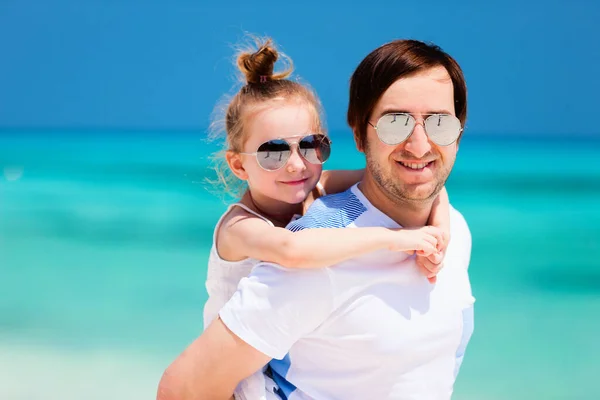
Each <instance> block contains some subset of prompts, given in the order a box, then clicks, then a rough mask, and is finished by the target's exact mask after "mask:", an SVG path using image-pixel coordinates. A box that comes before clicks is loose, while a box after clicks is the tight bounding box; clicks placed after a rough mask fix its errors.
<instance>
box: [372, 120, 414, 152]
mask: <svg viewBox="0 0 600 400" xmlns="http://www.w3.org/2000/svg"><path fill="white" fill-rule="evenodd" d="M414 127H415V120H414V119H413V117H412V116H411V115H409V114H386V115H384V116H382V117H381V118H379V121H378V122H377V136H379V139H380V140H381V141H382V142H383V143H385V144H389V145H396V144H399V143H402V142H403V141H405V140H406V138H407V137H408V136H409V135H410V133H411V132H412V131H413V128H414Z"/></svg>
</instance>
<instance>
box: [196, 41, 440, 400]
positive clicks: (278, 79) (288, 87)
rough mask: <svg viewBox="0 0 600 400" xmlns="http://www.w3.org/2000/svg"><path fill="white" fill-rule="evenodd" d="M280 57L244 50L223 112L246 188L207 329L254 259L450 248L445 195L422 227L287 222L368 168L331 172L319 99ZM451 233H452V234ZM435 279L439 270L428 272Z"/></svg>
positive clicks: (214, 260) (246, 384)
mask: <svg viewBox="0 0 600 400" xmlns="http://www.w3.org/2000/svg"><path fill="white" fill-rule="evenodd" d="M278 57H279V54H278V52H277V51H276V49H275V48H274V47H273V46H272V42H271V40H267V41H266V42H264V43H263V44H262V45H259V48H258V50H257V51H255V52H253V53H251V52H243V53H241V54H240V55H239V57H238V59H237V65H238V67H239V69H240V70H241V71H242V72H243V74H244V75H245V78H246V85H245V86H244V87H242V89H241V90H240V91H239V92H238V93H237V94H236V95H235V96H234V97H233V99H232V100H231V102H230V103H229V106H228V108H227V112H226V116H225V130H226V134H227V137H226V143H227V151H226V153H225V154H226V155H225V161H226V163H227V166H228V168H229V170H230V171H231V172H232V173H233V175H234V176H235V177H236V178H237V179H240V180H242V181H245V182H246V183H247V190H246V191H245V193H243V195H242V196H241V199H240V200H239V202H237V203H234V204H231V205H230V206H229V208H228V209H227V211H226V212H225V213H224V214H223V216H222V217H221V218H220V220H219V222H218V223H217V226H216V228H215V233H214V238H213V246H212V249H211V253H210V258H209V263H208V273H207V281H206V287H207V291H208V295H209V298H208V301H207V303H206V305H205V309H204V324H205V327H206V326H208V325H209V324H210V322H211V321H212V320H213V319H214V318H216V317H217V315H218V312H219V310H220V309H221V307H222V306H223V305H224V304H225V303H226V302H227V301H228V300H229V299H230V297H231V296H232V295H233V294H234V293H235V291H236V288H237V286H238V283H239V281H240V280H241V279H242V278H244V277H246V276H247V275H249V274H250V271H251V270H252V268H253V267H254V265H255V264H256V263H257V262H258V260H263V261H270V262H273V263H277V264H280V265H283V266H285V267H289V268H322V267H327V266H332V265H335V264H337V263H339V262H341V261H344V260H347V259H350V258H354V257H357V256H360V255H363V254H365V253H368V252H372V251H376V250H381V249H389V250H395V251H407V252H412V251H416V252H417V255H418V256H419V257H427V256H431V255H439V254H440V253H441V252H442V251H443V250H444V249H445V247H446V245H447V243H446V242H447V241H446V240H444V232H447V231H449V227H448V225H449V205H448V198H447V194H446V192H445V191H443V192H442V195H440V197H439V198H438V199H437V200H436V203H435V205H434V212H433V213H432V219H431V221H430V222H431V224H432V225H434V226H427V227H424V228H420V229H387V228H376V227H374V228H358V229H335V228H334V229H307V230H302V231H299V232H291V231H289V230H287V229H285V226H286V225H287V224H288V223H289V222H290V221H291V220H293V219H294V218H296V217H297V216H300V215H302V214H303V213H304V211H305V210H306V209H307V207H308V206H309V205H310V204H311V203H312V201H313V200H314V199H315V198H316V197H318V196H321V195H324V194H325V193H330V194H331V193H336V192H340V191H344V190H346V189H348V188H349V187H350V186H352V185H353V184H355V183H357V182H358V181H359V180H360V179H361V177H362V174H363V172H362V171H325V172H323V173H322V164H323V163H324V162H325V161H326V160H327V158H328V157H329V154H330V145H331V142H330V140H329V138H328V137H327V136H326V135H325V132H324V128H323V125H322V122H321V108H320V104H319V101H318V99H317V97H316V95H315V94H314V93H313V92H312V91H311V90H310V89H308V88H307V87H306V86H304V85H301V84H299V83H297V82H294V81H291V80H288V79H286V78H287V77H288V76H289V75H290V73H291V69H292V68H291V65H290V68H289V69H288V70H286V71H284V72H282V73H278V74H274V73H273V69H274V64H275V62H276V61H277V59H278ZM446 237H447V236H446ZM423 273H424V274H425V275H426V276H427V277H428V278H429V279H430V280H431V281H434V280H435V274H436V273H437V271H435V270H434V271H429V270H426V269H424V268H423ZM235 396H236V398H238V399H264V398H265V396H266V393H265V381H264V377H263V374H262V372H261V371H259V372H258V373H256V374H254V375H253V376H251V377H249V378H247V379H246V380H244V381H242V382H241V383H240V385H239V386H238V388H237V390H236V392H235Z"/></svg>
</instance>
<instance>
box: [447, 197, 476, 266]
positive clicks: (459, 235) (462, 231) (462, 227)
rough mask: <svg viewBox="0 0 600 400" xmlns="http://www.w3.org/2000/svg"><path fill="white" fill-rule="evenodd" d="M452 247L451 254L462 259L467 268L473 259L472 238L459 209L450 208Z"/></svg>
mask: <svg viewBox="0 0 600 400" xmlns="http://www.w3.org/2000/svg"><path fill="white" fill-rule="evenodd" d="M450 246H451V247H452V249H453V251H452V253H451V254H453V255H454V256H457V257H459V258H460V260H461V261H462V263H463V264H464V265H465V268H468V266H469V263H470V259H471V247H472V238H471V230H470V229H469V224H467V220H466V219H465V217H464V216H463V215H462V213H460V212H459V211H458V210H457V209H455V208H454V207H452V206H450Z"/></svg>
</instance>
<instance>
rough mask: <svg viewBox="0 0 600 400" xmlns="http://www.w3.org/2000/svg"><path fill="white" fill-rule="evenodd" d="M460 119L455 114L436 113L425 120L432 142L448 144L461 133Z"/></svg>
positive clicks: (442, 144) (426, 129)
mask: <svg viewBox="0 0 600 400" xmlns="http://www.w3.org/2000/svg"><path fill="white" fill-rule="evenodd" d="M460 129H461V126H460V120H459V119H458V118H456V117H455V116H454V115H449V114H434V115H431V116H429V117H428V118H427V119H426V120H425V131H426V132H427V135H428V136H429V138H430V139H431V141H432V142H434V143H436V144H438V145H440V146H448V145H450V144H452V143H454V142H455V141H456V139H458V136H459V135H460Z"/></svg>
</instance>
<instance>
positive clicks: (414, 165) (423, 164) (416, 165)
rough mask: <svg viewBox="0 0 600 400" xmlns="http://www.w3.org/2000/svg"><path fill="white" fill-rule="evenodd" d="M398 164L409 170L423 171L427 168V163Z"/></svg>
mask: <svg viewBox="0 0 600 400" xmlns="http://www.w3.org/2000/svg"><path fill="white" fill-rule="evenodd" d="M400 164H402V165H404V166H405V167H408V168H411V169H423V168H425V167H426V166H427V164H429V163H419V164H417V163H404V162H402V161H400Z"/></svg>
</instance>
